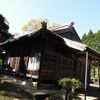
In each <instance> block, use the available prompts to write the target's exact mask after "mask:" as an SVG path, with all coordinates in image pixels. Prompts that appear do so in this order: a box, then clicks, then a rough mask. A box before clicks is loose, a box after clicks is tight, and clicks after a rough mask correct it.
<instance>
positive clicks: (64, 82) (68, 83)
mask: <svg viewBox="0 0 100 100" xmlns="http://www.w3.org/2000/svg"><path fill="white" fill-rule="evenodd" d="M58 84H59V85H61V86H62V87H63V88H64V89H66V88H68V87H70V88H71V89H73V90H74V91H75V90H77V89H81V88H82V87H83V85H82V83H81V82H80V81H79V80H76V79H74V78H73V79H71V78H62V79H60V80H59V83H58Z"/></svg>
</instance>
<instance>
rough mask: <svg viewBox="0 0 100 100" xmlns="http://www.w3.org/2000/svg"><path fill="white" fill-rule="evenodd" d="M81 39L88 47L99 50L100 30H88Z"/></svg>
mask: <svg viewBox="0 0 100 100" xmlns="http://www.w3.org/2000/svg"><path fill="white" fill-rule="evenodd" d="M82 41H83V43H85V44H87V45H88V46H89V47H91V48H93V49H95V50H97V51H99V52H100V31H97V32H96V33H93V32H92V30H90V31H89V32H88V33H87V35H86V34H84V35H83V37H82Z"/></svg>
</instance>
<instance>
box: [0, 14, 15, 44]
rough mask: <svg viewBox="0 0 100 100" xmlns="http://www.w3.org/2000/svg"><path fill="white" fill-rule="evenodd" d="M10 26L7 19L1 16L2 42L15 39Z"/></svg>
mask: <svg viewBox="0 0 100 100" xmlns="http://www.w3.org/2000/svg"><path fill="white" fill-rule="evenodd" d="M8 30H9V24H8V21H7V20H6V18H5V17H4V16H3V15H2V14H0V42H4V41H6V40H7V39H9V38H11V37H13V35H11V34H10V33H9V32H8Z"/></svg>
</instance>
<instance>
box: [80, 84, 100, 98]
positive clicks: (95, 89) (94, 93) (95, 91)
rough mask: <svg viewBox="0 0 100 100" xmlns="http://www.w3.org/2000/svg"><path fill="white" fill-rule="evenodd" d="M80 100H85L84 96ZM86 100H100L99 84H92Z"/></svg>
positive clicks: (81, 95)
mask: <svg viewBox="0 0 100 100" xmlns="http://www.w3.org/2000/svg"><path fill="white" fill-rule="evenodd" d="M78 97H79V98H80V100H85V99H84V98H85V96H84V94H80V95H79V96H78ZM86 100H100V89H99V85H98V84H90V87H89V88H88V89H87V92H86Z"/></svg>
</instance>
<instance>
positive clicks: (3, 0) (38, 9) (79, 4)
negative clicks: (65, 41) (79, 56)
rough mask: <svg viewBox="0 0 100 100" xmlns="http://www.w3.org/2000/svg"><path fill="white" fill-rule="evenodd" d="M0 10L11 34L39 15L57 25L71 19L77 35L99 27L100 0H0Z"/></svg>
mask: <svg viewBox="0 0 100 100" xmlns="http://www.w3.org/2000/svg"><path fill="white" fill-rule="evenodd" d="M0 13H1V14H2V15H3V16H4V17H6V19H7V20H8V22H9V27H10V29H9V31H10V32H11V33H12V34H14V33H17V32H21V28H22V26H23V25H24V24H26V23H28V22H29V21H30V20H31V19H39V18H46V19H48V20H49V23H57V24H60V25H66V24H70V23H71V22H72V21H73V22H74V23H75V24H74V27H75V29H76V31H77V33H78V35H79V36H80V37H82V35H83V34H84V33H88V32H89V30H90V29H91V30H92V31H93V32H96V31H98V30H100V0H0Z"/></svg>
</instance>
